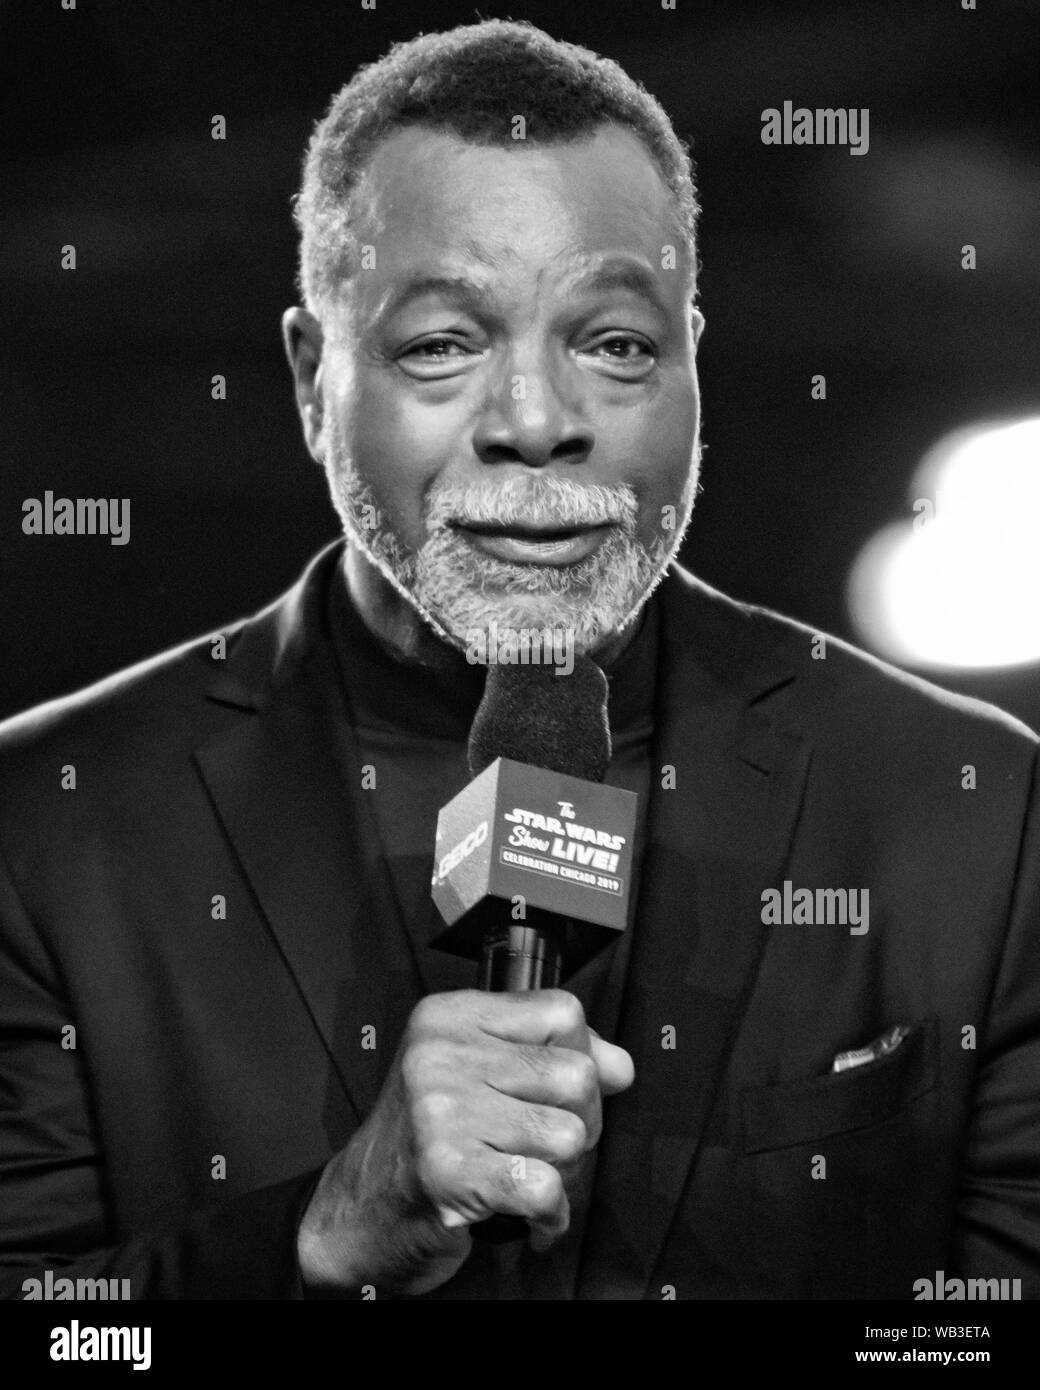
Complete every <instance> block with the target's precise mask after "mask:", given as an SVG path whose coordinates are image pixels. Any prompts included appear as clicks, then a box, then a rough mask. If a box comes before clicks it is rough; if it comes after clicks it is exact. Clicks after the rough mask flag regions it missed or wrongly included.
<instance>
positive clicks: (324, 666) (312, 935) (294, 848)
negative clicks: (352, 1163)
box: [195, 543, 422, 1119]
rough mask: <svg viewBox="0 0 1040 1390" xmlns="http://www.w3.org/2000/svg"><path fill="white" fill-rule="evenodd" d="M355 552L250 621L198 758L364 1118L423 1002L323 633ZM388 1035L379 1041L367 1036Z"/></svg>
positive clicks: (216, 685)
mask: <svg viewBox="0 0 1040 1390" xmlns="http://www.w3.org/2000/svg"><path fill="white" fill-rule="evenodd" d="M341 550H342V543H337V544H336V545H334V546H331V547H329V548H328V549H327V550H325V551H323V552H322V553H321V554H320V555H318V556H317V557H316V558H315V560H314V561H313V562H312V563H311V565H310V566H309V567H308V569H307V571H306V572H305V573H304V575H303V577H302V578H301V580H300V581H299V583H298V584H297V585H296V587H295V588H294V589H293V590H291V591H290V593H289V594H288V595H287V596H286V597H285V598H284V599H283V600H281V601H279V603H277V604H275V605H272V606H271V607H270V608H269V609H267V610H265V611H264V612H263V613H261V614H259V615H258V616H257V617H256V618H254V619H252V620H250V621H249V622H247V623H246V624H245V625H244V627H243V628H242V630H241V632H240V634H239V636H238V640H237V642H235V643H234V644H233V645H232V649H231V653H230V655H229V657H228V660H227V662H226V668H225V669H224V670H223V671H221V672H220V674H219V675H218V677H217V679H216V680H215V681H214V682H213V684H212V686H211V688H210V690H209V698H210V699H211V700H214V701H216V702H218V703H220V704H222V705H225V706H226V707H227V708H228V709H229V711H231V713H230V714H229V727H228V729H227V730H226V731H224V732H223V733H221V734H220V735H218V736H217V737H216V738H214V739H212V740H211V741H209V742H208V743H207V744H206V745H205V746H203V747H201V748H199V749H198V750H197V751H196V755H195V757H196V762H197V765H198V767H199V770H200V772H201V775H202V777H203V780H204V781H205V784H206V786H207V788H208V790H209V794H210V796H211V798H212V800H213V803H214V806H215V807H216V811H217V815H218V816H219V818H220V821H221V823H222V825H223V828H224V830H225V832H226V834H227V836H228V839H229V840H230V841H231V844H232V846H233V848H234V852H235V855H236V857H237V859H238V861H239V864H240V866H241V869H242V872H243V874H244V875H245V877H246V879H247V880H248V882H249V885H250V887H251V889H252V891H253V893H254V895H255V898H256V901H257V903H258V905H259V908H260V910H261V912H262V914H263V916H264V917H265V918H266V921H267V923H268V925H269V927H270V929H271V931H272V933H273V935H274V937H275V939H276V941H277V944H278V947H279V949H280V951H281V954H282V956H283V959H284V961H285V964H286V966H287V968H288V969H289V970H290V971H291V973H292V974H293V976H294V978H295V980H296V984H297V986H298V989H299V992H300V996H301V999H302V1002H303V1004H304V1006H305V1007H306V1008H307V1010H308V1011H309V1013H310V1015H311V1017H312V1019H313V1021H314V1024H315V1027H316V1028H317V1030H318V1032H319V1034H320V1035H321V1038H322V1040H323V1042H324V1045H325V1048H326V1050H327V1051H328V1054H329V1057H330V1059H331V1062H332V1064H333V1067H334V1069H335V1072H336V1073H337V1074H338V1077H339V1080H340V1082H341V1083H342V1087H343V1091H344V1092H345V1093H346V1095H347V1097H348V1098H349V1100H350V1101H351V1104H352V1106H353V1109H354V1111H355V1114H356V1116H357V1118H358V1119H361V1118H363V1117H364V1116H365V1114H367V1112H368V1111H369V1109H370V1108H371V1106H372V1105H373V1103H374V1101H375V1099H376V1096H377V1095H378V1093H379V1089H380V1087H381V1085H382V1082H383V1079H384V1076H385V1074H386V1071H387V1070H388V1068H389V1064H390V1062H391V1060H392V1057H393V1053H394V1046H393V1041H394V1040H396V1038H397V1037H398V1036H399V1035H400V1032H401V1029H402V1027H403V1024H404V1020H405V1019H406V1018H407V1015H408V1013H409V1012H410V1010H411V1008H412V1007H413V1006H414V1004H415V1003H416V1002H417V1001H418V999H419V998H420V997H421V994H422V989H421V986H420V984H419V981H418V977H417V975H416V972H415V964H414V960H413V957H412V954H411V951H410V948H409V946H408V942H407V938H406V936H405V933H404V929H403V926H402V924H401V922H400V920H399V913H398V909H397V905H396V900H395V897H394V895H393V893H392V891H391V887H390V883H389V876H388V874H387V870H386V865H385V862H384V860H383V857H382V854H381V851H380V846H379V844H378V839H377V837H376V835H375V833H374V825H373V823H372V818H371V817H370V816H358V815H357V814H356V812H355V804H354V801H353V800H352V797H351V789H352V788H358V789H360V787H361V759H360V757H359V755H358V750H357V746H356V742H355V740H354V736H353V731H352V729H351V727H350V725H349V723H348V721H347V719H346V717H345V712H344V708H343V704H342V698H341V693H340V689H339V684H338V679H337V675H336V672H335V669H334V667H333V665H332V663H331V659H330V653H329V650H328V644H327V643H325V642H324V641H322V640H320V629H321V621H322V613H323V604H324V600H325V593H326V585H327V582H328V580H329V574H330V570H331V569H332V568H333V567H334V566H335V565H336V563H338V559H339V555H340V553H341ZM366 1026H373V1027H374V1028H375V1035H374V1037H373V1036H372V1035H371V1034H369V1035H367V1042H368V1043H374V1046H369V1045H366V1038H365V1037H364V1036H363V1034H362V1029H363V1028H364V1027H366Z"/></svg>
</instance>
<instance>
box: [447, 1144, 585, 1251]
mask: <svg viewBox="0 0 1040 1390" xmlns="http://www.w3.org/2000/svg"><path fill="white" fill-rule="evenodd" d="M421 1168H422V1174H421V1183H422V1187H423V1189H424V1191H425V1192H426V1194H427V1196H428V1197H429V1198H430V1200H431V1202H432V1205H433V1208H434V1210H435V1211H436V1213H437V1217H438V1219H439V1221H440V1224H441V1226H442V1227H443V1228H444V1229H445V1230H447V1231H454V1230H457V1229H458V1228H459V1227H461V1226H468V1225H471V1224H472V1223H473V1222H476V1221H483V1220H484V1219H485V1218H486V1217H488V1216H491V1215H493V1214H494V1213H496V1212H501V1213H503V1214H504V1215H506V1216H519V1217H522V1218H523V1219H524V1220H525V1221H527V1222H528V1223H529V1224H530V1225H531V1229H532V1244H535V1242H536V1241H537V1244H535V1248H536V1249H546V1248H547V1247H548V1246H549V1245H551V1244H553V1243H554V1242H555V1241H557V1240H558V1239H559V1238H560V1236H562V1235H563V1234H564V1232H565V1231H566V1230H567V1228H568V1226H569V1225H570V1203H569V1201H568V1200H567V1193H566V1190H565V1188H564V1184H563V1179H562V1177H561V1176H560V1174H559V1172H558V1171H557V1169H556V1168H555V1167H553V1165H552V1164H549V1163H544V1162H543V1161H542V1160H540V1159H537V1158H528V1157H526V1156H525V1155H522V1154H504V1153H498V1152H496V1151H495V1150H494V1149H490V1148H487V1147H486V1146H483V1145H480V1146H476V1145H475V1146H472V1147H471V1146H468V1145H467V1146H466V1148H465V1151H464V1150H463V1149H461V1148H459V1149H455V1148H449V1147H442V1148H441V1149H440V1151H439V1152H438V1153H437V1154H436V1155H435V1156H434V1155H427V1158H426V1161H425V1162H423V1163H422V1164H421Z"/></svg>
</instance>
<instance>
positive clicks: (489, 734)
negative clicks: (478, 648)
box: [469, 656, 610, 782]
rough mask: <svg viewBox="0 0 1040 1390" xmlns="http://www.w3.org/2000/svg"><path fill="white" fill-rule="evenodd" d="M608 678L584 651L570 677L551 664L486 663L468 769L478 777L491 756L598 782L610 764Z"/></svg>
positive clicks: (470, 737)
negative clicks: (486, 669)
mask: <svg viewBox="0 0 1040 1390" xmlns="http://www.w3.org/2000/svg"><path fill="white" fill-rule="evenodd" d="M608 693H609V692H608V686H607V678H606V676H605V675H604V674H603V671H602V670H601V669H600V667H599V666H597V665H596V663H595V662H594V661H593V660H592V658H591V657H588V656H579V657H576V658H575V661H574V669H573V671H571V672H570V673H569V674H568V675H557V668H556V667H555V666H554V665H553V664H552V663H551V662H545V663H535V664H531V665H507V664H499V663H492V664H491V665H490V666H489V667H488V673H487V685H486V686H485V688H484V698H483V699H482V700H481V702H480V706H479V707H478V709H477V713H476V716H475V717H474V720H473V727H472V728H471V730H470V735H469V769H470V774H471V776H473V777H477V776H479V774H480V773H481V772H483V771H484V769H485V768H486V767H488V766H489V765H490V764H491V763H493V762H494V761H495V759H496V758H512V759H513V760H514V761H515V762H518V763H529V764H532V765H533V766H535V767H544V768H547V769H548V770H549V771H550V772H562V773H564V774H565V775H566V776H568V777H580V778H582V779H584V780H585V781H587V782H602V781H603V778H604V777H605V776H606V772H607V768H608V766H609V765H610V724H609V722H608V719H607V696H608Z"/></svg>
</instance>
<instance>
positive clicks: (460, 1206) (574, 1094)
mask: <svg viewBox="0 0 1040 1390" xmlns="http://www.w3.org/2000/svg"><path fill="white" fill-rule="evenodd" d="M633 1077H634V1069H633V1066H632V1059H631V1057H630V1056H629V1055H628V1053H627V1052H625V1051H624V1049H623V1048H620V1047H615V1046H614V1045H613V1044H612V1043H608V1042H604V1041H603V1039H602V1038H600V1037H599V1036H598V1035H597V1034H596V1033H594V1032H593V1031H592V1030H591V1029H590V1028H589V1027H588V1026H587V1024H586V1022H585V1016H584V1012H583V1010H582V1007H581V1004H580V1003H579V1001H578V1000H577V999H576V998H575V997H574V995H572V994H568V993H566V992H565V991H563V990H557V989H554V990H535V991H531V992H528V993H523V994H491V993H485V992H484V991H481V990H459V991H454V992H452V993H450V994H432V995H429V996H428V997H427V998H426V999H423V1000H422V1001H421V1003H419V1004H418V1005H417V1006H416V1008H415V1009H414V1010H413V1011H412V1014H411V1017H410V1018H409V1020H408V1024H407V1027H406V1028H405V1033H404V1036H403V1038H402V1039H401V1044H400V1046H399V1048H398V1050H397V1053H396V1055H395V1057H394V1060H393V1063H392V1065H391V1068H390V1073H389V1075H388V1076H387V1079H386V1082H385V1084H384V1086H383V1089H382V1091H381V1092H380V1095H379V1099H378V1100H377V1101H376V1104H375V1106H374V1108H373V1110H372V1113H371V1114H370V1115H369V1116H368V1118H367V1119H366V1120H365V1122H364V1124H363V1125H362V1126H361V1128H360V1129H359V1130H358V1132H357V1133H356V1134H355V1135H354V1137H353V1138H352V1139H351V1141H350V1143H349V1144H347V1146H346V1147H345V1148H344V1149H342V1150H340V1152H339V1153H337V1154H335V1155H334V1156H333V1157H332V1159H330V1161H329V1162H328V1164H327V1165H326V1166H325V1170H324V1172H323V1173H322V1176H321V1179H320V1180H319V1182H318V1185H317V1187H316V1189H315V1191H314V1195H313V1197H312V1199H311V1202H310V1205H309V1206H308V1208H307V1211H306V1213H305V1214H304V1218H303V1221H302V1222H301V1223H300V1232H299V1239H298V1242H297V1254H298V1258H299V1262H300V1269H301V1272H302V1274H303V1279H304V1283H305V1284H306V1285H307V1286H308V1287H309V1288H312V1289H325V1290H334V1289H341V1290H349V1289H360V1288H361V1286H362V1285H364V1284H372V1285H374V1286H375V1287H376V1289H377V1290H379V1291H386V1292H388V1293H403V1294H419V1293H426V1292H428V1291H429V1290H430V1289H435V1288H438V1287H439V1286H440V1285H441V1284H443V1283H445V1282H446V1281H447V1280H448V1279H450V1278H451V1277H452V1275H454V1274H455V1273H456V1272H457V1271H458V1269H459V1268H460V1267H461V1265H462V1264H463V1263H464V1262H465V1260H466V1257H467V1256H468V1255H469V1252H470V1248H471V1246H472V1238H471V1237H470V1234H469V1231H468V1229H467V1228H468V1227H469V1226H470V1225H472V1224H473V1223H474V1222H476V1221H482V1220H483V1219H484V1218H485V1217H487V1216H491V1215H492V1214H493V1213H495V1212H504V1213H508V1214H510V1215H514V1216H520V1217H523V1218H525V1219H526V1220H527V1221H528V1223H529V1224H530V1226H531V1232H532V1237H531V1238H532V1245H533V1246H534V1247H535V1249H546V1248H547V1247H548V1246H549V1245H552V1244H553V1243H554V1242H555V1241H556V1240H558V1239H559V1238H560V1237H561V1236H562V1235H563V1234H564V1232H565V1231H566V1230H567V1227H568V1225H569V1223H570V1204H569V1202H568V1198H567V1191H566V1186H565V1181H564V1177H563V1176H562V1174H561V1169H563V1170H565V1171H567V1172H574V1171H576V1170H577V1168H578V1166H579V1161H580V1160H581V1159H582V1157H583V1156H584V1155H585V1154H587V1153H588V1152H589V1151H590V1150H591V1149H593V1148H594V1147H595V1145H596V1143H597V1142H598V1140H599V1136H600V1132H601V1129H602V1111H601V1097H602V1096H610V1095H614V1094H616V1093H617V1092H619V1091H624V1090H626V1089H627V1088H628V1087H629V1086H630V1085H631V1084H632V1080H633Z"/></svg>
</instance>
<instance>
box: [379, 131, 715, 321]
mask: <svg viewBox="0 0 1040 1390" xmlns="http://www.w3.org/2000/svg"><path fill="white" fill-rule="evenodd" d="M351 226H352V231H353V237H354V240H355V244H356V245H357V246H358V247H359V248H360V250H361V252H362V260H361V264H362V265H364V264H365V256H364V252H365V250H366V248H367V249H368V252H369V254H368V257H367V261H368V269H369V270H371V271H373V272H374V274H372V275H362V276H361V283H359V284H358V285H357V286H356V287H355V288H356V289H358V290H361V291H362V292H363V293H365V295H366V298H367V297H368V296H369V295H372V294H375V295H377V296H378V295H380V294H381V293H383V292H385V290H386V287H387V283H388V281H390V280H393V279H395V278H397V277H399V276H405V275H407V276H411V275H414V274H415V273H416V272H418V271H421V270H422V268H423V267H429V268H433V267H436V266H438V265H443V266H448V265H451V264H453V263H454V264H456V265H465V264H469V265H470V266H471V267H472V268H473V269H474V270H480V271H483V272H485V273H486V274H487V275H488V276H495V277H498V278H499V279H500V280H501V281H502V282H503V284H505V283H506V282H508V281H511V280H512V281H514V282H515V283H516V285H520V284H532V283H534V282H538V283H543V284H545V283H551V282H553V281H554V280H555V279H556V278H557V277H560V278H563V277H566V276H569V275H574V274H577V273H579V272H580V271H581V270H582V268H583V267H585V266H587V265H589V264H591V263H592V262H594V261H596V260H599V259H604V258H612V257H618V256H623V255H625V254H627V255H629V256H630V257H632V258H634V259H638V260H641V261H642V262H643V263H644V264H645V265H646V266H647V268H648V269H649V270H650V271H651V272H653V273H655V274H657V275H658V276H659V277H660V280H661V286H660V288H661V289H662V290H663V291H667V289H669V288H674V286H675V283H676V281H678V282H679V284H680V286H682V285H683V284H684V283H685V277H686V276H688V273H689V270H690V268H691V267H690V266H689V257H688V252H687V248H686V246H685V244H684V242H683V238H682V237H681V235H680V231H679V226H678V222H677V217H676V209H675V204H674V200H673V198H672V194H671V191H670V190H669V188H668V186H667V184H666V183H665V181H664V179H663V178H662V176H661V174H660V171H659V170H658V168H657V166H656V164H655V163H654V161H653V159H652V157H651V156H650V154H649V152H648V151H647V150H646V148H645V147H644V146H643V144H642V142H641V141H640V140H639V139H638V137H637V136H635V135H634V134H633V133H632V132H630V131H628V130H626V129H625V128H624V127H621V126H617V125H602V126H600V127H598V128H597V129H596V131H595V133H593V134H591V135H589V136H588V137H585V138H582V139H580V140H571V141H561V142H554V143H552V144H546V145H534V144H531V145H526V144H525V143H524V142H523V141H517V142H516V143H515V146H511V147H506V148H503V147H501V146H498V145H475V144H472V143H470V142H467V141H463V140H461V139H459V138H458V137H456V136H453V135H451V134H449V133H446V132H443V131H439V130H431V129H428V128H425V127H408V128H406V129H404V130H399V131H395V132H394V133H393V134H391V135H390V136H388V137H387V138H386V139H385V140H384V141H382V142H381V143H380V145H379V146H377V148H376V149H375V151H374V152H373V154H372V156H371V157H370V159H369V161H368V163H367V165H366V168H365V171H364V173H363V175H362V177H361V179H360V180H359V183H358V186H357V188H356V189H355V192H354V195H353V197H352V200H351Z"/></svg>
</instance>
